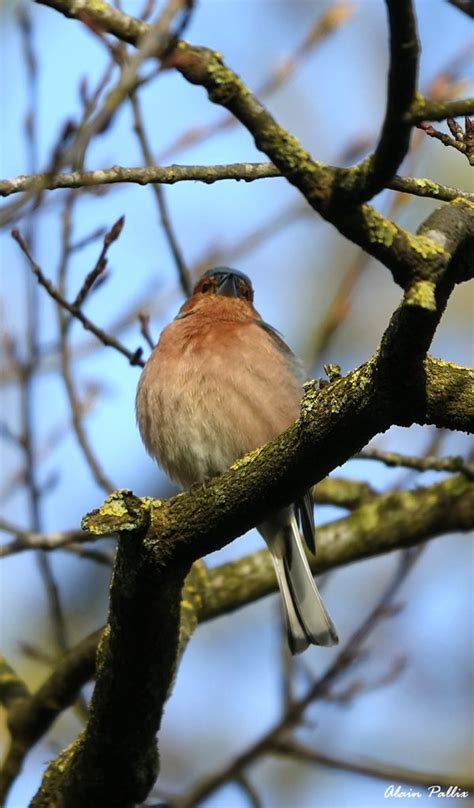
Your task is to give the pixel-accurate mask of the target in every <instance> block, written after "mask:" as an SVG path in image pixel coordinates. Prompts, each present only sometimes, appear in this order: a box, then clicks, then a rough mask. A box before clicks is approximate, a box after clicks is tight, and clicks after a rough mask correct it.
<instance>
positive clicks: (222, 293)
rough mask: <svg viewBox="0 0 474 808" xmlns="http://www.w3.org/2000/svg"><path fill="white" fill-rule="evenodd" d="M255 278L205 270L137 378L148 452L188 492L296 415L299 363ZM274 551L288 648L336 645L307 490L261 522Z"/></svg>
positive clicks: (140, 425)
mask: <svg viewBox="0 0 474 808" xmlns="http://www.w3.org/2000/svg"><path fill="white" fill-rule="evenodd" d="M253 299H254V292H253V288H252V283H251V280H250V278H248V277H247V275H245V274H244V273H243V272H240V271H238V270H236V269H230V268H229V267H215V268H214V269H209V270H207V272H204V274H203V275H202V277H201V278H200V279H199V280H198V281H197V283H196V285H195V287H194V290H193V293H192V295H191V297H189V298H188V299H187V300H186V301H185V302H184V304H183V305H182V306H181V308H180V310H179V312H178V314H177V315H176V317H175V319H174V320H173V321H172V322H171V323H169V324H168V325H167V326H166V327H165V328H164V329H163V331H162V333H161V335H160V337H159V340H158V343H157V344H156V346H155V347H154V349H153V351H152V353H151V355H150V357H149V359H148V360H147V362H146V363H145V367H144V368H143V371H142V373H141V376H140V380H139V383H138V388H137V395H136V417H137V424H138V429H139V432H140V436H141V438H142V441H143V443H144V445H145V448H146V450H147V451H148V453H149V454H150V455H151V456H152V457H153V458H154V459H156V460H157V461H158V464H159V465H160V466H161V467H162V468H163V469H164V471H165V472H166V473H167V474H168V476H169V477H170V478H171V479H172V480H173V481H174V482H176V483H178V484H179V485H181V486H182V487H183V488H191V487H193V486H195V485H198V484H206V482H207V481H208V480H209V479H210V478H212V477H215V476H217V475H219V474H221V473H222V472H223V471H225V470H226V469H228V468H229V466H231V465H232V464H233V463H234V462H235V460H236V459H237V458H239V457H241V456H243V455H245V454H246V453H247V452H249V451H252V450H253V449H256V448H258V447H260V446H263V445H264V444H265V443H268V442H269V441H271V440H272V439H273V438H275V437H276V436H277V435H279V434H281V433H282V432H284V431H285V430H286V429H287V428H288V427H289V426H291V425H292V424H293V423H294V422H295V421H296V420H297V418H298V417H299V409H300V402H301V398H302V395H303V384H304V382H305V380H306V375H305V372H304V368H303V364H302V363H301V361H300V360H299V359H298V358H297V357H296V356H295V354H294V353H293V352H292V351H291V349H290V348H289V347H288V346H287V345H286V343H285V342H284V340H283V338H282V337H281V335H280V333H279V332H278V331H277V330H276V329H275V328H273V327H272V326H271V325H269V324H268V323H266V322H265V321H264V320H262V318H261V316H260V314H259V313H258V311H257V310H256V309H255V308H254V305H253ZM257 529H258V531H259V532H260V534H261V535H262V537H263V538H264V540H265V542H266V544H267V546H268V549H269V551H270V554H271V558H272V561H273V565H274V568H275V573H276V578H277V582H278V586H279V589H280V592H281V598H282V602H283V614H284V624H285V628H286V635H287V639H288V645H289V648H290V651H291V653H293V654H298V653H301V652H302V651H304V650H306V648H308V646H310V645H320V646H332V645H335V644H336V643H337V642H338V636H337V632H336V629H335V627H334V625H333V622H332V620H331V618H330V617H329V615H328V613H327V611H326V608H325V606H324V604H323V602H322V600H321V596H320V594H319V592H318V589H317V586H316V584H315V582H314V578H313V576H312V574H311V570H310V567H309V564H308V560H307V557H306V553H305V549H304V543H303V542H305V543H306V545H307V546H308V548H309V550H310V551H311V552H313V553H314V552H315V540H314V513H313V502H312V498H311V494H310V492H309V491H307V492H305V493H304V494H303V495H302V496H301V497H300V498H299V499H298V500H297V501H296V502H294V503H293V504H291V505H289V506H287V507H284V508H280V509H278V510H276V511H275V512H274V513H272V514H271V515H270V516H269V517H268V518H267V519H266V520H265V521H264V522H262V523H261V524H259V525H257Z"/></svg>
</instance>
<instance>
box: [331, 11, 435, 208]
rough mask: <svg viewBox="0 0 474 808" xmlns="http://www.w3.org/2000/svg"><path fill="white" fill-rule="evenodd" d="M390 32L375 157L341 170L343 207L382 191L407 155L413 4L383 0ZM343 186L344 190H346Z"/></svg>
mask: <svg viewBox="0 0 474 808" xmlns="http://www.w3.org/2000/svg"><path fill="white" fill-rule="evenodd" d="M386 6H387V11H388V19H389V29H390V65H389V71H388V85H387V103H386V110H385V120H384V122H383V126H382V131H381V134H380V140H379V142H378V144H377V148H376V149H375V151H374V153H373V154H371V155H370V156H369V157H367V158H366V159H365V160H364V161H363V162H362V163H359V165H356V166H353V167H352V168H350V169H341V171H342V177H344V180H345V179H346V178H349V177H350V184H349V183H348V184H347V186H348V187H343V199H344V203H345V204H350V203H360V202H365V201H367V200H369V199H371V198H372V197H373V196H375V194H377V193H378V192H379V191H381V190H382V189H383V188H384V187H385V186H386V185H387V183H388V182H389V181H390V180H391V179H392V177H393V176H394V175H395V173H396V171H397V168H398V167H399V165H400V164H401V162H402V161H403V159H404V158H405V155H406V154H407V151H408V147H409V142H410V131H411V126H412V125H411V123H410V122H407V121H406V114H407V113H408V111H409V110H410V109H411V107H412V105H413V103H414V102H415V99H416V91H417V73H418V57H419V52H420V46H419V42H418V37H417V31H416V18H415V14H414V10H413V5H412V0H386ZM345 184H346V183H345V182H344V186H345Z"/></svg>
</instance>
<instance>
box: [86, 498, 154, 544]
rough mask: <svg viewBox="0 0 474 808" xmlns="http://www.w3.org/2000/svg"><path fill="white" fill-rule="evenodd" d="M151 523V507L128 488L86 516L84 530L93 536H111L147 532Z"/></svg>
mask: <svg viewBox="0 0 474 808" xmlns="http://www.w3.org/2000/svg"><path fill="white" fill-rule="evenodd" d="M149 521H150V505H149V502H148V501H147V500H143V499H140V498H139V497H136V496H135V495H134V494H133V492H132V491H129V490H128V489H127V488H122V489H119V490H118V491H114V493H113V494H111V495H110V496H109V497H107V499H106V500H105V502H104V503H103V505H101V506H100V508H97V509H96V510H94V511H91V512H90V513H88V514H86V515H85V516H84V518H83V520H82V522H81V526H82V529H83V530H84V531H85V532H86V533H91V534H92V535H93V536H110V535H112V534H114V533H123V532H129V531H133V530H145V529H146V527H147V526H148V524H149Z"/></svg>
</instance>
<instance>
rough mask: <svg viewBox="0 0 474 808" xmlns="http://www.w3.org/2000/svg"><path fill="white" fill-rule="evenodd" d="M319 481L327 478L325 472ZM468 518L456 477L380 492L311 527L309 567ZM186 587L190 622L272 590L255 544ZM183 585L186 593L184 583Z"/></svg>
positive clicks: (269, 569) (40, 702) (472, 508)
mask: <svg viewBox="0 0 474 808" xmlns="http://www.w3.org/2000/svg"><path fill="white" fill-rule="evenodd" d="M324 482H325V483H328V482H329V483H331V482H332V478H329V480H326V481H324ZM344 482H346V481H344ZM347 482H351V481H347ZM388 514H390V519H389V518H387V515H388ZM473 526H474V486H473V485H472V483H469V482H468V481H467V480H465V479H464V478H463V477H458V478H454V479H450V480H445V481H443V482H442V483H438V484H436V485H433V486H430V487H428V488H418V489H416V490H414V491H397V492H393V493H391V494H384V495H380V496H378V497H375V498H373V499H370V500H369V501H367V502H366V503H364V504H363V505H361V506H360V507H359V508H357V510H356V511H354V513H353V514H351V515H350V516H349V517H345V518H343V519H340V520H337V521H336V522H332V523H330V524H326V525H323V526H322V527H320V528H319V529H318V535H317V543H318V554H317V558H314V557H312V558H311V567H312V569H313V572H315V573H317V574H318V573H322V572H327V571H329V570H331V569H336V568H338V567H340V566H344V565H346V564H349V563H353V562H354V561H359V560H362V559H364V558H365V559H367V558H372V557H374V556H376V555H380V554H382V553H387V552H392V551H394V550H397V549H401V548H407V547H411V546H413V545H415V544H418V543H420V542H424V541H426V540H428V539H434V538H436V537H437V536H440V535H443V534H445V533H449V532H453V531H468V530H470V529H472V527H473ZM369 528H370V530H369ZM369 532H370V539H369V540H368V539H367V536H368V533H369ZM84 538H89V537H87V536H86V535H85V536H84ZM193 569H194V568H193ZM194 587H197V596H196V597H195V599H194V606H193V608H192V609H189V608H188V609H186V611H185V612H184V610H183V609H182V615H183V614H184V613H185V614H186V616H187V617H188V618H189V617H190V615H191V614H193V615H194V623H195V624H198V623H202V622H205V621H208V620H212V619H214V618H216V617H220V616H222V615H223V614H227V613H229V612H232V611H235V610H237V609H239V608H242V606H245V605H247V604H249V603H252V602H254V601H256V600H258V599H259V598H262V597H264V596H266V595H268V594H270V593H272V592H275V591H276V589H277V584H276V579H275V574H274V570H273V565H272V563H271V559H270V556H269V554H268V551H267V550H261V551H258V552H256V553H253V554H252V555H250V556H245V557H244V558H242V559H239V560H238V561H233V562H230V563H228V564H223V565H220V566H218V567H216V568H214V569H210V570H208V571H207V573H206V574H205V575H202V574H198V580H197V582H196V581H195V582H194ZM186 588H187V591H188V595H187V597H188V600H189V599H190V596H189V589H190V587H189V585H188V583H187V586H186ZM151 614H152V613H151V612H150V616H151ZM101 634H102V630H100V631H97V632H95V633H94V634H91V635H90V636H89V637H87V638H86V639H85V640H83V641H82V642H81V643H80V644H79V645H78V646H76V648H74V649H72V650H71V651H70V652H69V653H68V654H67V655H66V657H64V658H63V659H62V660H61V661H60V662H59V663H58V665H57V668H56V669H55V671H54V673H53V674H51V676H50V677H49V678H48V679H47V680H46V682H45V684H44V685H43V686H42V687H41V688H40V689H39V690H38V691H37V693H35V695H34V696H33V697H31V698H30V701H29V702H28V703H27V702H24V704H23V706H22V708H21V711H20V714H21V720H20V719H18V721H16V722H15V721H13V722H12V725H11V730H12V732H15V735H14V739H15V746H16V749H17V750H19V749H21V750H22V754H23V757H24V755H25V754H26V753H27V752H28V751H29V749H30V748H31V747H32V746H33V744H34V743H36V741H37V740H38V739H39V738H40V737H41V736H42V735H43V734H44V733H45V732H46V731H47V730H48V728H49V727H50V726H51V724H52V723H53V721H54V720H55V718H56V717H57V716H58V715H59V714H60V713H61V712H62V711H63V710H65V709H66V708H67V707H69V706H70V705H71V704H72V703H73V702H74V700H75V696H76V695H77V693H78V692H79V691H80V689H81V687H82V686H83V685H84V684H86V682H87V681H89V679H90V678H91V677H92V676H93V673H94V667H95V658H96V653H97V647H98V642H99V639H100V636H101ZM188 635H189V631H188Z"/></svg>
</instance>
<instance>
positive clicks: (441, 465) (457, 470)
mask: <svg viewBox="0 0 474 808" xmlns="http://www.w3.org/2000/svg"><path fill="white" fill-rule="evenodd" d="M354 457H355V459H356V460H377V461H379V462H380V463H383V464H384V465H385V466H403V467H404V468H408V469H415V470H416V471H449V472H452V473H453V474H464V475H465V476H466V477H467V478H468V479H469V480H473V479H474V467H473V465H472V464H470V463H467V462H466V460H465V459H464V457H461V456H451V457H432V456H428V457H415V456H412V455H404V454H399V453H398V452H383V451H380V450H378V449H365V450H364V451H363V452H359V453H358V454H356V455H354Z"/></svg>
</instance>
